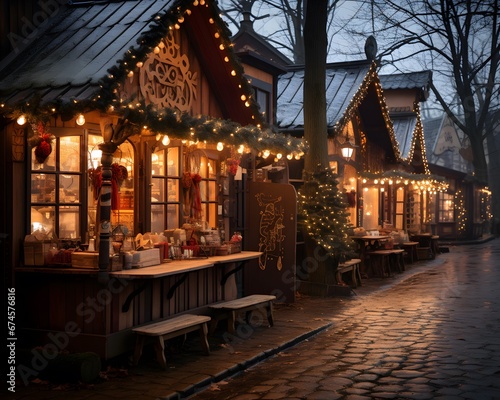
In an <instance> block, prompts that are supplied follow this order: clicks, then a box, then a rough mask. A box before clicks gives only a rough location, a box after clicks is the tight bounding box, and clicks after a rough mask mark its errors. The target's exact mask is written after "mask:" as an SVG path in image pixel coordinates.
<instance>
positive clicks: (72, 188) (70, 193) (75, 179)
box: [59, 174, 80, 203]
mask: <svg viewBox="0 0 500 400" xmlns="http://www.w3.org/2000/svg"><path fill="white" fill-rule="evenodd" d="M59 201H60V202H61V203H75V202H79V201H80V177H79V176H78V175H64V174H61V175H59Z"/></svg>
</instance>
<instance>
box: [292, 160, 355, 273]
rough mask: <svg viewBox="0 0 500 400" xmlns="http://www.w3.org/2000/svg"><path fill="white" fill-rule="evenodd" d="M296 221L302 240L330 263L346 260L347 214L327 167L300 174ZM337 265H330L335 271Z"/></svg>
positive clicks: (348, 245) (349, 249)
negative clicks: (300, 185) (301, 181)
mask: <svg viewBox="0 0 500 400" xmlns="http://www.w3.org/2000/svg"><path fill="white" fill-rule="evenodd" d="M298 203H299V204H298V207H299V208H298V221H299V226H300V227H301V228H302V232H303V234H304V236H305V237H306V239H312V241H313V242H314V243H315V244H316V246H320V247H321V249H322V253H323V254H324V255H326V256H328V257H330V258H331V259H332V261H333V263H335V262H336V263H338V261H339V260H340V259H342V258H343V257H345V256H347V257H349V255H350V253H351V252H352V241H351V239H350V238H349V224H348V213H347V211H346V207H347V204H346V200H345V196H344V194H343V193H341V192H339V189H338V180H337V175H336V174H335V173H333V172H332V171H331V170H330V169H329V168H325V169H319V170H317V171H315V172H313V173H304V185H303V186H302V187H301V188H300V189H299V191H298ZM336 267H337V265H331V268H332V269H333V270H335V269H336Z"/></svg>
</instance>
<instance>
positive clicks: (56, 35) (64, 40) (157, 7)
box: [0, 0, 175, 90]
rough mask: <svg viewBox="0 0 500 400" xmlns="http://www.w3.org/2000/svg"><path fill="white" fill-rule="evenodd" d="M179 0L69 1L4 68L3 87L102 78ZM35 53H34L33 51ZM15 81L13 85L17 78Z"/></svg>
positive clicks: (94, 81)
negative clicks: (47, 26) (38, 34)
mask: <svg viewBox="0 0 500 400" xmlns="http://www.w3.org/2000/svg"><path fill="white" fill-rule="evenodd" d="M174 3H175V1H174V0H164V1H156V0H141V1H118V2H107V3H83V4H80V5H78V4H77V5H75V6H68V7H67V8H65V9H63V10H62V11H61V12H60V14H59V15H57V16H56V17H55V18H54V20H53V21H52V25H51V26H50V27H49V28H48V29H47V30H46V31H45V32H44V34H43V35H42V36H41V37H40V38H39V39H37V40H35V41H34V42H33V43H32V44H31V45H30V51H29V52H23V53H21V54H22V55H23V57H24V58H23V59H22V60H21V61H20V60H19V57H18V59H17V60H15V61H16V62H15V63H12V64H11V65H9V66H7V67H6V68H4V70H3V71H2V74H3V75H4V76H7V78H8V79H5V80H2V81H0V90H5V89H17V90H21V89H28V88H43V87H53V88H54V87H60V86H64V85H71V86H82V85H85V84H88V83H90V84H97V82H98V81H99V80H100V79H101V78H103V77H104V76H106V74H107V70H108V69H109V68H111V67H112V66H114V65H116V64H117V61H118V60H119V59H121V58H122V57H123V54H125V53H126V52H127V50H129V48H130V47H131V46H138V43H137V39H138V38H139V36H140V35H141V34H142V33H143V32H144V31H147V30H149V25H150V24H151V23H152V22H153V20H154V17H155V16H156V15H158V14H159V13H161V12H164V11H166V10H169V9H170V8H171V7H172V6H173V4H174ZM30 53H31V54H30ZM14 82H15V84H14V85H13V83H14Z"/></svg>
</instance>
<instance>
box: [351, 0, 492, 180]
mask: <svg viewBox="0 0 500 400" xmlns="http://www.w3.org/2000/svg"><path fill="white" fill-rule="evenodd" d="M372 4H373V14H372V15H369V14H365V22H364V23H361V24H353V25H352V26H351V27H350V29H349V30H348V31H347V32H348V34H349V35H350V36H351V37H355V36H359V35H366V32H363V29H366V26H367V25H368V24H367V23H366V22H367V20H368V19H370V20H372V21H373V20H375V21H377V26H376V29H377V33H376V35H377V37H378V38H383V40H382V41H380V40H379V54H378V57H377V58H378V60H379V62H380V64H381V65H382V66H386V67H387V66H388V65H391V66H392V67H393V68H396V69H399V70H403V71H405V70H406V71H407V70H411V69H413V70H415V65H417V66H418V67H420V68H425V69H430V70H432V71H433V76H434V84H433V86H432V91H433V94H434V95H435V97H436V99H437V101H438V103H439V104H440V106H441V107H442V108H443V109H444V111H445V112H446V113H447V115H448V116H449V117H450V118H451V119H452V120H453V122H454V123H455V124H456V125H457V126H458V127H459V128H460V129H461V130H462V131H463V132H464V134H465V135H466V136H467V138H468V139H469V141H470V145H471V149H472V153H473V157H474V158H473V166H474V172H475V176H476V177H477V179H478V180H479V181H481V182H484V183H487V182H488V170H487V162H486V157H485V152H484V142H485V138H486V136H487V135H488V134H491V133H492V131H491V129H486V127H487V125H486V124H487V122H488V118H489V116H490V114H491V113H492V111H494V110H495V109H498V106H499V90H500V69H499V65H500V14H499V12H500V11H499V7H500V5H499V2H498V0H460V1H457V0H372ZM490 126H491V125H490Z"/></svg>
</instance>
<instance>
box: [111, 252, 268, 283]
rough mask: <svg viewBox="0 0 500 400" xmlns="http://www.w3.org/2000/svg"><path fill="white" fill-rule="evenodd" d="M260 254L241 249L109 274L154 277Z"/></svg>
mask: <svg viewBox="0 0 500 400" xmlns="http://www.w3.org/2000/svg"><path fill="white" fill-rule="evenodd" d="M261 254H262V253H260V252H258V251H242V252H241V253H234V254H228V255H227V256H213V257H208V258H197V259H186V260H174V261H171V262H168V263H163V264H160V265H154V266H151V267H145V268H138V269H127V270H122V271H115V272H110V273H109V275H110V276H112V277H116V278H122V279H155V278H162V277H165V276H170V275H176V274H182V273H186V272H191V271H197V270H200V269H205V268H211V267H214V266H216V265H220V264H227V263H235V262H239V261H246V260H251V259H254V258H258V257H259V256H260V255H261Z"/></svg>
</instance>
